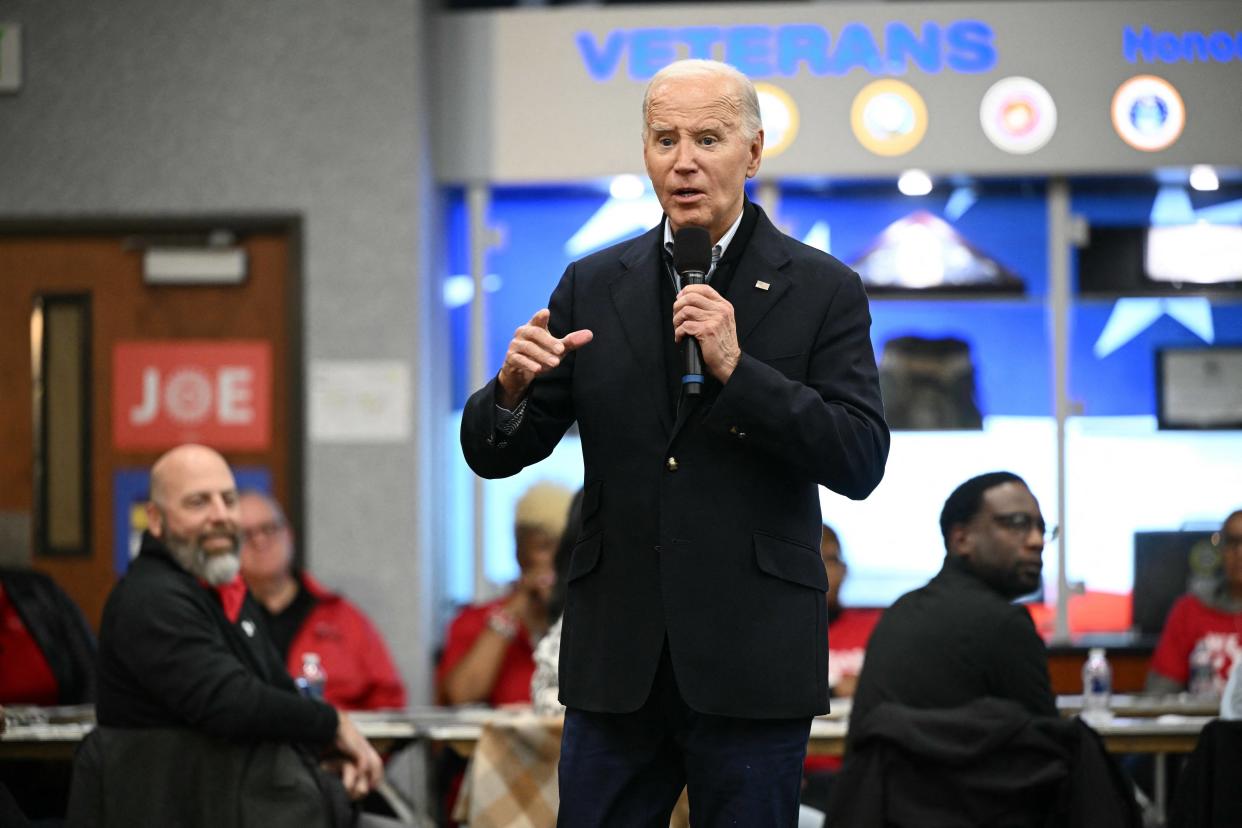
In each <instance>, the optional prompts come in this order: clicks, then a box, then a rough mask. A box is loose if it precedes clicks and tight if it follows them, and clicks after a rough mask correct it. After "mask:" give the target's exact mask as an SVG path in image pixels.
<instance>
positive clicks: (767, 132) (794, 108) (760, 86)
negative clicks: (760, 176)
mask: <svg viewBox="0 0 1242 828" xmlns="http://www.w3.org/2000/svg"><path fill="white" fill-rule="evenodd" d="M755 92H756V94H758V96H759V115H760V117H761V118H762V119H763V157H764V158H771V157H772V156H774V155H780V154H781V153H782V152H784V151H785V150H786V149H787V148H788V147H789V145H790V144H792V143H793V142H794V139H795V138H797V137H798V105H797V104H795V103H794V99H793V98H792V97H790V95H789V93H788V92H786V91H785V90H784V89H781V88H780V87H779V86H774V85H772V84H770V83H756V84H755Z"/></svg>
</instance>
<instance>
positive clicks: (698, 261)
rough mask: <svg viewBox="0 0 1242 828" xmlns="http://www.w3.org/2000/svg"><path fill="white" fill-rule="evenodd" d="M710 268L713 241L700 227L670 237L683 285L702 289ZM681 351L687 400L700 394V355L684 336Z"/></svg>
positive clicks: (696, 345)
mask: <svg viewBox="0 0 1242 828" xmlns="http://www.w3.org/2000/svg"><path fill="white" fill-rule="evenodd" d="M711 264H712V239H711V236H709V235H708V234H707V230H706V229H705V228H703V227H683V228H681V229H680V230H678V231H677V232H676V233H674V234H673V269H674V270H676V271H677V274H678V275H679V276H680V277H681V283H682V284H683V285H701V284H703V283H704V281H706V278H707V271H708V269H709V268H710V267H711ZM682 344H683V346H684V348H683V350H682V355H683V359H684V362H683V366H684V367H683V370H682V372H681V386H682V390H683V391H685V393H686V394H687V395H689V396H698V395H699V394H701V393H703V352H702V351H701V350H700V349H699V341H698V340H697V339H695V338H694V337H693V336H687V337H686V338H685V341H684V342H683V343H682Z"/></svg>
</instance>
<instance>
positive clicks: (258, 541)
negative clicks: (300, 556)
mask: <svg viewBox="0 0 1242 828" xmlns="http://www.w3.org/2000/svg"><path fill="white" fill-rule="evenodd" d="M238 508H239V511H240V515H241V517H240V525H241V537H242V544H241V573H242V577H243V578H245V579H246V582H247V583H249V584H254V583H257V582H263V581H274V580H278V579H280V578H283V577H284V576H285V575H286V573H288V572H289V567H290V565H291V564H292V563H293V539H292V537H291V536H290V534H289V527H288V525H286V524H285V522H284V520H282V519H281V517H280V515H278V514H277V513H276V510H275V509H273V508H272V504H271V503H269V502H268V500H267V499H266V498H263V497H259V496H258V495H253V494H249V495H243V496H242V497H241V499H240V501H239V503H238Z"/></svg>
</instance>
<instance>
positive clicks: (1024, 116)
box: [979, 75, 1057, 155]
mask: <svg viewBox="0 0 1242 828" xmlns="http://www.w3.org/2000/svg"><path fill="white" fill-rule="evenodd" d="M979 123H980V124H981V125H982V126H983V134H984V135H986V136H987V137H988V140H989V141H991V142H992V143H993V144H995V145H996V146H997V147H998V148H999V149H1002V150H1004V151H1005V152H1008V153H1012V154H1014V155H1026V154H1027V153H1032V152H1035V150H1037V149H1040V148H1041V147H1043V146H1044V144H1047V143H1048V141H1049V140H1050V139H1051V138H1052V134H1053V133H1054V132H1056V131H1057V105H1056V104H1055V103H1053V101H1052V96H1051V95H1049V94H1048V90H1047V89H1045V88H1044V87H1043V86H1042V85H1040V84H1039V83H1037V82H1036V81H1033V80H1031V79H1030V78H1024V77H1020V76H1017V75H1015V76H1013V77H1009V78H1001V79H1000V80H998V81H997V82H996V83H994V84H992V86H991V88H989V89H988V91H987V92H986V93H984V95H983V100H982V101H981V102H980V103H979Z"/></svg>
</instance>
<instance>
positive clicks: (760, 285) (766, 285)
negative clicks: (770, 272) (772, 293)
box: [755, 279, 772, 290]
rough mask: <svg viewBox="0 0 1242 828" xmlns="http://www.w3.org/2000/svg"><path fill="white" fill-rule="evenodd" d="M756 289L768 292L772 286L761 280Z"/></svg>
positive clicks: (756, 284)
mask: <svg viewBox="0 0 1242 828" xmlns="http://www.w3.org/2000/svg"><path fill="white" fill-rule="evenodd" d="M755 287H757V288H759V289H760V290H767V289H768V288H770V287H772V286H771V285H769V284H768V283H767V282H765V281H763V280H762V279H760V280H759V281H757V282H755Z"/></svg>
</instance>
